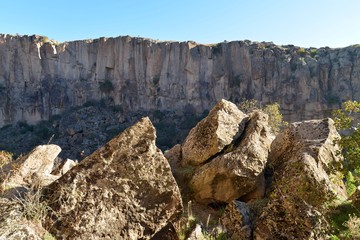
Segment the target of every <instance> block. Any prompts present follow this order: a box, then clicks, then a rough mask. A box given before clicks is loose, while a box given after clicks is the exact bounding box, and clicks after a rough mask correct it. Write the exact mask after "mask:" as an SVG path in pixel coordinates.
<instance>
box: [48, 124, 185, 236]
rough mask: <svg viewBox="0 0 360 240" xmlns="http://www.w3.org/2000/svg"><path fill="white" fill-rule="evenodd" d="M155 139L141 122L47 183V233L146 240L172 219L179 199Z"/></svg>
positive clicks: (148, 126)
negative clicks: (51, 214)
mask: <svg viewBox="0 0 360 240" xmlns="http://www.w3.org/2000/svg"><path fill="white" fill-rule="evenodd" d="M155 138H156V134H155V129H154V127H153V125H152V124H151V122H150V120H149V119H148V118H143V119H141V120H140V121H139V122H138V123H136V124H134V125H133V126H132V127H130V128H128V129H126V130H125V131H124V132H123V133H121V134H119V135H118V136H116V137H115V138H113V139H112V140H111V141H109V142H108V143H107V144H106V145H105V146H103V147H102V148H100V149H99V150H97V151H96V152H94V153H93V154H91V155H90V156H88V157H87V158H85V159H84V160H83V161H82V162H81V163H80V164H79V165H77V166H76V167H74V168H72V169H71V170H70V171H69V172H67V173H66V174H65V175H64V176H63V177H61V178H60V179H59V180H57V181H56V182H54V183H53V184H51V185H50V186H49V188H48V189H47V190H46V191H45V195H46V196H47V202H48V203H49V206H50V207H51V208H52V209H53V210H54V211H55V212H56V215H54V216H50V217H48V219H47V221H46V223H45V226H46V228H47V229H49V231H51V232H52V233H53V235H55V236H56V237H58V238H62V239H100V238H101V239H150V238H151V237H152V236H154V234H155V233H156V232H158V231H159V230H161V229H162V228H163V227H165V226H166V225H167V224H168V222H170V221H171V220H174V219H175V218H176V217H177V216H178V215H179V214H181V211H182V201H181V196H180V193H179V189H178V187H177V185H176V182H175V180H174V178H173V176H172V174H171V171H170V166H169V164H168V162H167V160H166V159H165V157H164V156H163V154H162V153H161V151H160V150H159V149H158V148H157V147H156V146H155ZM58 216H61V217H60V218H59V217H58Z"/></svg>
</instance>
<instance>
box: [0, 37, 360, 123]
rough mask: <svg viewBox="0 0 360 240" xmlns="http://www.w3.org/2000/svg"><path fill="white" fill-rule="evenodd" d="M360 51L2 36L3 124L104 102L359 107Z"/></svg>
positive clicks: (311, 111) (314, 110)
mask: <svg viewBox="0 0 360 240" xmlns="http://www.w3.org/2000/svg"><path fill="white" fill-rule="evenodd" d="M359 56H360V48H359V47H358V46H351V47H347V48H343V49H329V48H320V49H303V48H299V47H295V46H291V45H288V46H276V45H274V44H272V43H253V42H250V41H234V42H223V43H219V44H216V45H202V44H197V43H195V42H190V41H189V42H157V41H153V40H149V39H144V38H131V37H129V36H126V37H117V38H100V39H95V40H83V41H73V42H65V43H60V44H58V43H55V42H53V41H49V40H48V39H46V38H43V37H38V36H11V35H6V34H5V35H4V34H1V35H0V94H1V96H3V97H2V98H1V100H0V126H4V125H6V124H10V123H15V122H17V121H27V122H28V123H35V122H38V121H39V120H44V119H48V118H49V117H50V116H52V115H55V114H59V113H61V112H63V111H64V110H66V109H67V108H70V107H74V106H79V105H82V104H83V103H85V102H87V101H89V100H100V99H101V98H104V97H110V98H112V99H113V101H114V103H115V104H116V105H121V106H123V107H124V110H125V111H135V110H139V109H144V110H167V109H174V110H180V111H182V110H184V108H186V107H188V106H191V107H194V108H195V109H196V111H197V112H198V113H201V112H202V111H203V110H205V109H210V108H211V107H212V106H213V105H214V104H215V103H216V102H217V101H218V100H219V99H222V98H224V99H228V100H230V101H233V102H235V103H237V102H239V101H240V100H241V98H247V99H257V100H259V101H261V102H263V103H268V102H275V101H276V102H279V104H280V106H281V108H282V112H283V113H284V116H285V120H287V121H293V120H299V119H310V118H319V117H322V116H324V115H327V114H328V110H331V109H333V108H337V107H339V103H340V102H341V101H343V100H348V99H355V100H359V99H360V92H359V90H360V57H359Z"/></svg>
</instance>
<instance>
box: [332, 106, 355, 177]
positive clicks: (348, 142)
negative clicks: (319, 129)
mask: <svg viewBox="0 0 360 240" xmlns="http://www.w3.org/2000/svg"><path fill="white" fill-rule="evenodd" d="M359 111H360V103H358V102H357V101H346V102H344V103H343V104H342V108H341V109H338V110H335V111H334V112H333V118H334V121H335V127H336V128H337V129H338V130H339V131H340V132H345V134H342V136H341V139H338V140H337V143H338V144H339V146H340V147H341V148H342V152H341V153H342V155H343V156H344V158H345V162H344V163H345V164H344V167H345V171H351V172H354V171H355V170H356V169H358V168H359V165H360V160H359V159H360V129H359V128H358V124H356V126H355V123H354V115H355V113H358V112H359Z"/></svg>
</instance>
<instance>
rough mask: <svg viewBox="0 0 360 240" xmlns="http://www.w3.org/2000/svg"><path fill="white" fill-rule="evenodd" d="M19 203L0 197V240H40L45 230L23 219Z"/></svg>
mask: <svg viewBox="0 0 360 240" xmlns="http://www.w3.org/2000/svg"><path fill="white" fill-rule="evenodd" d="M22 211H23V210H22V206H21V204H20V202H19V201H17V202H16V201H10V200H8V199H6V198H1V197H0V239H1V240H3V239H4V240H5V239H6V240H27V239H33V240H42V239H43V236H44V234H45V233H46V230H45V229H43V228H42V227H41V225H35V224H34V223H33V222H31V221H28V220H26V219H25V218H24V217H23V213H22Z"/></svg>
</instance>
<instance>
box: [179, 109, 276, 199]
mask: <svg viewBox="0 0 360 240" xmlns="http://www.w3.org/2000/svg"><path fill="white" fill-rule="evenodd" d="M272 139H273V138H272V135H271V131H270V129H269V126H268V116H267V115H266V114H264V113H262V112H260V111H254V112H252V113H251V114H250V117H249V121H248V122H247V123H246V127H245V130H244V132H243V133H242V135H240V137H239V139H238V143H234V145H233V146H230V149H226V150H225V153H223V154H220V155H219V156H217V157H215V158H214V159H212V160H211V161H209V162H208V163H206V164H204V165H202V166H200V167H198V168H197V169H196V171H195V174H194V176H193V177H192V179H191V182H190V186H191V188H192V190H193V191H194V194H195V199H196V200H197V201H198V202H201V203H211V202H227V203H230V202H231V201H233V200H234V199H237V198H239V197H241V196H244V195H245V194H247V193H249V192H251V191H252V190H254V189H255V188H256V185H257V182H259V178H262V177H263V176H262V172H263V170H264V168H265V165H266V161H267V157H268V153H269V150H270V144H271V142H272ZM231 147H232V148H233V149H231ZM183 155H184V154H183Z"/></svg>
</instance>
